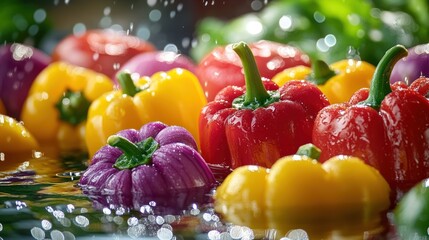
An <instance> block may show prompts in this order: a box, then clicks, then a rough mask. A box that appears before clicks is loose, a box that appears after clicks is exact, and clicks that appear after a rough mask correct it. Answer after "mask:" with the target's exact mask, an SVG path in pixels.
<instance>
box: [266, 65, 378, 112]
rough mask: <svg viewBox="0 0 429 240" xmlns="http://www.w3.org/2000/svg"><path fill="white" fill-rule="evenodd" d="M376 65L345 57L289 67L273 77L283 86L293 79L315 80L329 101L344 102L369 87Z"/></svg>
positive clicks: (274, 80)
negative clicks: (332, 61) (328, 61)
mask: <svg viewBox="0 0 429 240" xmlns="http://www.w3.org/2000/svg"><path fill="white" fill-rule="evenodd" d="M374 70H375V67H374V66H373V65H372V64H370V63H367V62H364V61H358V60H354V59H345V60H341V61H338V62H335V63H333V64H331V65H329V66H328V65H327V64H326V63H324V62H322V61H316V62H314V63H313V65H312V68H310V67H307V66H297V67H292V68H287V69H285V70H283V71H282V72H280V73H278V74H277V75H275V76H274V77H273V79H272V80H273V82H275V83H277V84H278V85H279V86H283V85H284V84H285V83H286V82H288V81H291V80H307V81H310V82H313V83H314V84H316V85H317V87H318V88H319V89H320V90H321V91H322V92H323V93H324V94H325V95H326V97H327V98H328V100H329V102H330V103H331V104H333V103H342V102H347V101H349V100H350V97H351V96H352V95H353V94H354V93H355V92H356V91H357V90H359V89H361V88H368V87H369V85H370V83H371V79H372V76H373V74H374Z"/></svg>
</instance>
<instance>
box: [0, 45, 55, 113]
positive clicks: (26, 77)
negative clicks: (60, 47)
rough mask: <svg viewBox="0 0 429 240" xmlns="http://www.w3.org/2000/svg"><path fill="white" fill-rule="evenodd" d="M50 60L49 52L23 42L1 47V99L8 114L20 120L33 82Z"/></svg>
mask: <svg viewBox="0 0 429 240" xmlns="http://www.w3.org/2000/svg"><path fill="white" fill-rule="evenodd" d="M50 61H51V59H50V57H49V56H48V55H47V54H45V53H43V52H41V51H39V50H37V49H35V48H32V47H29V46H25V45H22V44H8V45H3V46H1V47H0V63H1V64H0V100H1V101H2V102H3V105H4V107H5V109H6V114H7V115H8V116H10V117H13V118H15V119H18V120H19V118H20V114H21V109H22V105H23V104H24V101H25V99H26V98H27V95H28V91H29V90H30V87H31V84H32V83H33V81H34V79H35V78H36V76H37V75H38V74H39V73H40V72H41V71H42V70H43V69H44V68H45V67H46V66H48V64H49V63H50Z"/></svg>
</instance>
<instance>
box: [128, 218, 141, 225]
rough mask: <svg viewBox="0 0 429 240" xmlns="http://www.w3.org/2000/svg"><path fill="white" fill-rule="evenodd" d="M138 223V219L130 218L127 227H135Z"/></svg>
mask: <svg viewBox="0 0 429 240" xmlns="http://www.w3.org/2000/svg"><path fill="white" fill-rule="evenodd" d="M138 223H139V219H138V218H136V217H130V218H128V220H127V224H128V226H136V225H137V224H138Z"/></svg>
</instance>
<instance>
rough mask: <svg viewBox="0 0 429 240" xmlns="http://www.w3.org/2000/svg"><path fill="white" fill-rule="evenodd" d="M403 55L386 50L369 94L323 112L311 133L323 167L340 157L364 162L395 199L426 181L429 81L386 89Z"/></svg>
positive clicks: (365, 91)
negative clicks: (326, 162) (330, 158)
mask: <svg viewBox="0 0 429 240" xmlns="http://www.w3.org/2000/svg"><path fill="white" fill-rule="evenodd" d="M406 53H407V51H406V49H405V48H403V47H401V46H395V47H393V48H392V49H390V50H389V51H388V52H387V53H386V55H385V57H384V58H383V59H382V60H381V61H380V64H379V65H378V66H377V70H376V73H375V74H374V78H373V80H372V81H373V82H372V85H371V88H370V90H368V89H362V90H359V91H357V92H356V93H355V94H354V96H353V97H352V98H351V100H350V102H348V103H344V104H333V105H330V106H329V107H326V108H324V109H323V110H321V111H320V113H319V114H318V116H317V118H316V120H315V124H314V126H315V128H314V132H313V143H314V144H315V145H317V146H318V147H320V149H321V150H322V156H321V161H326V160H327V159H328V158H329V157H331V156H333V155H334V154H338V153H340V154H347V155H354V156H358V157H360V158H362V159H364V160H365V161H366V162H367V163H369V164H370V165H372V166H374V167H376V168H377V169H379V171H380V172H381V173H382V175H383V176H384V177H385V178H386V179H387V181H388V182H389V184H390V185H391V187H392V189H393V190H394V191H396V193H395V194H396V195H397V196H393V197H394V198H398V197H400V195H401V194H402V193H401V192H402V191H406V190H407V189H409V187H411V186H413V185H414V184H416V183H417V182H419V181H420V180H422V179H424V178H427V177H429V137H428V133H429V100H428V99H427V94H428V92H429V79H428V78H420V79H418V80H416V81H415V82H414V83H413V84H411V85H410V86H409V87H407V86H405V84H403V83H398V84H394V85H392V86H390V84H389V77H390V71H391V69H392V67H393V65H394V63H395V62H396V61H397V60H399V59H400V58H402V57H403V56H404V55H406Z"/></svg>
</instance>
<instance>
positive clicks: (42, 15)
mask: <svg viewBox="0 0 429 240" xmlns="http://www.w3.org/2000/svg"><path fill="white" fill-rule="evenodd" d="M33 19H34V21H36V22H37V23H41V22H43V21H45V19H46V11H45V10H44V9H42V8H39V9H37V10H36V11H34V14H33Z"/></svg>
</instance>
